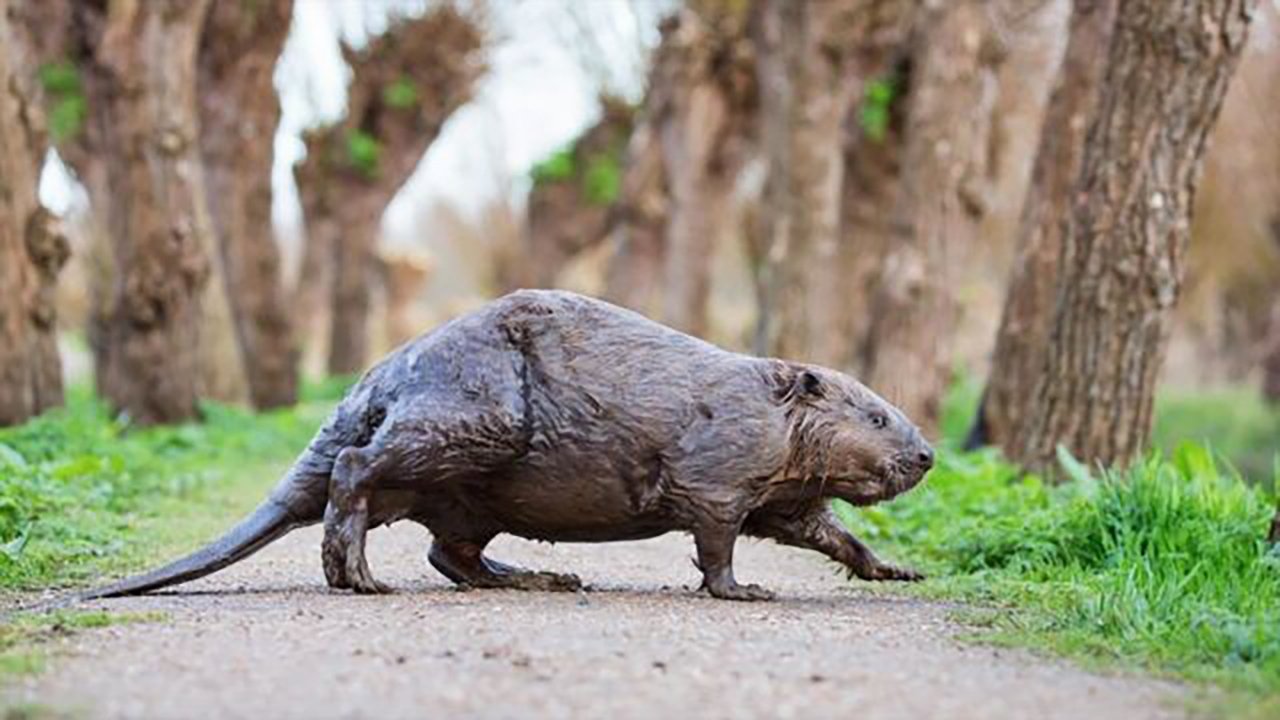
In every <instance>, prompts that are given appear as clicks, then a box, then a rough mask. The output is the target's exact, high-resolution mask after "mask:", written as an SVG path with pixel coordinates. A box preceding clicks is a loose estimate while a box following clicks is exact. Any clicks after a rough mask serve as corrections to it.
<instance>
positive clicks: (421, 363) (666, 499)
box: [83, 290, 934, 600]
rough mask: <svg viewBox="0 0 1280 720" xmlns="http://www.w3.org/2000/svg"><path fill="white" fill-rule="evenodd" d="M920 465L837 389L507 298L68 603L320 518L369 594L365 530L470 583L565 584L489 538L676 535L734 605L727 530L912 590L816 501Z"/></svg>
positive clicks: (344, 565) (212, 563)
mask: <svg viewBox="0 0 1280 720" xmlns="http://www.w3.org/2000/svg"><path fill="white" fill-rule="evenodd" d="M933 460H934V453H933V449H932V448H931V447H930V445H929V443H928V442H926V441H925V439H924V438H923V437H922V436H921V433H920V431H919V430H918V429H917V428H916V426H915V425H913V424H912V423H911V421H910V420H908V419H907V418H906V417H905V416H904V415H903V414H902V413H901V412H900V411H899V410H897V409H896V408H895V407H893V406H892V405H891V404H889V403H888V402H886V401H884V400H883V399H881V398H880V397H879V396H877V395H876V394H875V393H873V392H872V391H871V390H869V389H867V388H866V387H864V386H863V385H862V384H861V383H859V382H858V381H856V380H854V379H853V378H851V377H849V376H848V375H845V374H843V373H840V372H836V371H834V370H829V369H826V368H822V367H817V366H814V365H808V364H803V363H798V362H787V361H783V360H776V359H766V358H758V357H751V356H747V355H741V354H737V353H733V352H729V351H727V350H723V349H721V348H719V347H716V346H715V345H712V344H710V343H707V342H704V341H702V340H699V339H697V338H694V337H692V336H689V335H686V334H684V333H681V332H678V331H676V330H673V329H671V328H668V327H666V326H663V325H660V324H658V323H656V322H653V321H651V320H648V319H646V318H645V317H643V316H641V315H639V314H637V313H634V312H631V311H629V310H625V309H623V308H620V307H617V306H614V305H611V304H609V303H606V302H604V301H601V300H596V299H593V298H589V297H585V296H582V295H577V294H574V293H570V292H563V291H550V290H522V291H518V292H515V293H512V294H510V295H507V296H505V297H503V298H500V299H498V300H495V301H493V302H490V303H489V304H487V305H485V306H483V307H481V308H480V309H478V310H476V311H474V312H471V313H470V314H467V315H464V316H461V317H459V318H457V319H455V320H453V321H452V322H449V323H447V324H445V325H443V326H441V327H439V328H437V329H435V330H434V331H431V332H429V333H427V334H425V335H422V336H421V337H419V338H417V339H416V340H413V341H411V342H409V343H408V344H406V345H404V346H402V347H400V348H399V349H397V350H395V351H393V352H392V353H390V354H389V355H388V356H387V357H386V358H385V359H383V360H382V361H381V362H380V363H378V364H377V365H376V366H374V367H373V368H372V369H370V370H369V371H368V372H367V373H366V374H365V375H364V376H363V377H362V378H361V379H360V380H359V381H358V382H357V383H356V384H355V385H354V386H353V387H352V388H351V389H350V390H349V391H348V392H347V394H346V396H345V397H344V398H343V400H342V401H341V402H340V403H339V404H338V406H337V408H336V409H335V410H334V411H333V413H332V415H331V416H330V417H329V418H328V420H327V421H326V423H325V424H324V425H323V426H322V427H321V429H320V430H319V431H318V432H317V434H316V436H315V438H314V439H313V440H312V442H311V443H310V445H309V446H308V447H307V449H306V450H304V451H303V453H302V455H301V456H300V457H299V458H298V460H297V462H295V463H294V465H293V467H292V468H291V469H290V470H289V471H288V473H287V474H286V475H285V477H284V478H283V479H282V480H281V481H280V482H279V484H278V485H277V486H276V488H275V489H274V490H273V491H272V492H271V494H270V495H269V497H268V498H267V499H266V500H265V501H264V502H263V503H262V504H261V505H260V506H259V507H258V508H257V509H256V510H255V511H254V512H253V513H252V514H251V515H250V516H249V517H248V518H246V519H245V520H243V521H242V522H241V523H240V524H239V525H237V526H236V527H234V528H233V529H231V530H230V531H229V532H228V533H227V534H226V535H225V536H223V537H222V538H221V539H219V540H217V541H215V542H213V543H212V544H210V545H209V546H207V547H205V548H203V549H201V550H199V551H196V552H195V553H192V554H191V555H189V556H187V557H185V558H182V559H180V560H177V561H175V562H173V563H171V564H169V565H166V566H164V567H161V568H159V569H157V570H154V571H151V572H148V573H145V574H142V575H139V576H137V577H133V578H129V579H126V580H123V581H121V582H118V583H116V584H114V585H110V586H107V587H104V588H100V589H98V590H94V591H90V592H89V593H87V594H85V595H84V596H83V597H86V598H103V597H111V596H119V595H130V594H139V593H145V592H149V591H152V590H156V589H159V588H163V587H166V586H170V585H174V584H177V583H182V582H186V581H189V580H193V579H195V578H199V577H202V576H205V575H208V574H210V573H212V572H214V571H216V570H218V569H220V568H223V567H226V566H227V565H229V564H231V563H234V562H236V561H238V560H241V559H243V558H245V557H247V556H248V555H250V554H251V553H253V552H254V551H256V550H258V549H260V548H262V547H263V546H265V545H267V544H268V543H270V542H272V541H273V540H275V539H277V538H279V537H281V536H282V535H284V534H285V533H287V532H289V531H290V530H292V529H295V528H298V527H301V526H306V525H312V524H315V523H319V522H323V523H324V540H323V543H322V552H321V555H322V561H323V567H324V574H325V578H326V580H327V581H328V584H329V585H330V586H331V587H333V588H346V589H351V590H353V591H355V592H358V593H381V592H387V591H388V588H387V587H386V586H385V585H383V584H382V583H380V582H379V581H377V580H376V579H374V577H373V575H372V573H371V572H370V569H369V565H368V562H367V561H366V559H365V535H366V533H367V532H368V530H369V529H370V528H374V527H378V526H380V525H384V524H389V523H392V522H395V521H398V520H402V519H407V520H411V521H413V522H417V523H421V524H422V525H424V526H426V528H427V529H428V530H430V532H431V535H432V544H431V548H430V551H429V553H428V559H429V561H430V563H431V565H432V566H434V567H435V568H436V569H437V570H439V571H440V572H441V573H442V574H443V575H445V576H446V577H447V578H449V579H450V580H452V581H453V582H455V583H457V584H459V585H463V586H470V587H479V588H517V589H534V590H576V589H579V588H580V587H581V581H580V580H579V579H578V578H577V577H575V576H572V575H563V574H558V573H551V572H535V571H531V570H525V569H521V568H516V567H512V566H509V565H506V564H503V563H501V562H499V561H497V560H493V559H491V558H489V557H486V556H485V554H484V549H485V546H486V545H487V544H488V543H489V541H491V540H492V539H493V538H494V537H495V536H497V535H499V534H501V533H509V534H514V535H517V536H521V537H525V538H530V539H536V540H546V541H552V542H604V541H613V540H634V539H641V538H650V537H655V536H658V535H662V534H664V533H668V532H673V531H683V532H688V533H690V534H691V535H692V536H693V541H694V546H695V549H696V560H695V563H696V565H697V567H698V569H699V570H700V571H701V573H702V578H703V583H702V586H703V588H705V590H707V591H708V592H709V593H710V594H711V595H712V596H714V597H717V598H726V599H732V600H762V599H768V598H770V597H772V594H771V593H770V592H769V591H767V590H765V589H763V588H761V587H758V586H756V585H746V584H739V583H738V582H737V581H736V580H735V579H734V573H733V549H734V544H735V541H736V539H737V538H738V536H740V535H747V536H751V537H758V538H769V539H772V540H775V541H777V542H780V543H784V544H787V545H794V546H799V547H804V548H810V549H813V550H816V551H818V552H821V553H823V554H825V555H827V556H828V557H830V558H832V559H833V560H835V561H836V562H838V563H840V564H841V565H843V566H844V567H845V568H846V569H847V570H848V572H849V574H850V575H851V576H857V577H860V578H864V579H867V580H916V579H919V577H920V576H919V575H918V574H917V573H915V572H914V571H912V570H909V569H903V568H898V567H895V566H893V565H890V564H887V563H884V562H882V561H881V560H879V559H878V558H877V557H876V556H875V554H874V553H872V551H871V550H870V549H869V548H868V547H867V546H866V545H864V544H863V543H862V542H861V541H860V540H858V539H857V538H856V537H854V536H853V535H852V534H851V533H850V532H849V531H848V530H847V529H846V528H844V527H843V526H842V524H841V523H840V522H839V521H838V520H837V519H836V518H835V517H834V516H833V515H832V513H831V511H830V510H829V508H828V501H829V500H830V499H832V498H840V499H842V500H845V501H847V502H850V503H853V504H854V505H870V504H872V503H876V502H880V501H883V500H887V499H889V498H892V497H894V496H896V495H898V494H900V493H902V492H905V491H907V490H909V489H910V488H912V487H914V486H915V485H916V484H918V483H919V482H920V481H921V479H922V478H923V477H924V475H925V473H926V472H928V470H929V469H930V467H932V465H933Z"/></svg>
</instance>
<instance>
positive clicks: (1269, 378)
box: [1262, 221, 1280, 405]
mask: <svg viewBox="0 0 1280 720" xmlns="http://www.w3.org/2000/svg"><path fill="white" fill-rule="evenodd" d="M1274 231H1275V236H1276V242H1277V243H1280V221H1277V222H1276V223H1275V230H1274ZM1262 394H1263V396H1264V397H1266V398H1267V400H1269V401H1271V402H1273V403H1275V404H1277V405H1280V294H1278V295H1277V297H1276V301H1275V306H1274V307H1273V308H1272V310H1271V333H1270V338H1269V341H1268V348H1267V355H1266V357H1265V358H1264V359H1263V361H1262Z"/></svg>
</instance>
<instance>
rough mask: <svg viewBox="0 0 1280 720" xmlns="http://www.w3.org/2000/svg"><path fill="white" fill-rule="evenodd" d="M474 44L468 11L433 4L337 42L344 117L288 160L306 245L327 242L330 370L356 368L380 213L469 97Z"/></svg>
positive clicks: (476, 32) (477, 64)
mask: <svg viewBox="0 0 1280 720" xmlns="http://www.w3.org/2000/svg"><path fill="white" fill-rule="evenodd" d="M482 45H483V37H482V33H481V30H480V28H479V26H478V25H477V23H476V21H475V20H474V19H473V18H471V17H468V16H467V15H466V14H464V13H463V12H462V11H460V10H459V9H457V8H456V7H454V6H452V5H441V6H437V7H435V8H434V9H432V10H430V11H429V12H427V13H426V14H425V15H422V16H420V17H416V18H410V19H400V20H396V21H393V23H392V25H391V26H390V27H389V28H387V30H386V32H384V33H383V34H382V35H380V36H378V37H376V38H373V39H372V40H371V41H370V42H369V44H368V45H367V46H366V47H364V48H361V49H360V50H353V49H351V48H349V47H346V46H344V47H343V55H344V56H345V57H346V60H347V63H348V64H349V65H350V66H351V71H352V78H351V84H350V86H349V87H348V92H347V115H346V117H345V118H344V119H343V120H341V121H340V122H338V123H337V124H335V125H331V126H328V127H323V128H318V129H316V130H312V131H310V132H309V133H307V137H306V138H305V140H306V143H307V157H306V160H304V161H303V163H302V164H301V165H299V166H297V167H296V168H295V176H296V178H297V181H298V191H299V193H300V195H301V197H302V206H303V209H304V211H305V212H306V214H307V215H306V224H307V235H308V243H309V244H310V243H321V244H324V243H332V244H333V248H332V251H333V254H332V257H333V261H332V263H331V269H332V283H331V286H332V287H331V295H330V305H331V329H330V334H329V360H328V369H329V371H330V372H332V373H352V372H356V371H359V370H361V369H362V368H363V367H364V364H365V362H366V359H367V358H366V356H367V354H368V343H369V306H370V283H371V281H372V276H373V271H374V249H375V245H376V243H377V237H378V227H379V225H380V222H381V219H382V214H383V211H384V210H385V209H386V206H387V204H388V203H390V202H391V199H392V198H393V197H394V196H395V193H396V192H397V191H398V190H399V189H400V186H401V185H403V184H404V182H405V180H407V179H408V178H409V176H410V175H411V174H412V173H413V171H414V169H415V168H417V166H418V162H419V161H420V160H421V159H422V155H423V153H424V152H426V150H427V148H428V147H429V146H430V145H431V143H432V141H434V140H435V138H436V136H437V135H438V134H439V132H440V128H441V126H442V125H443V124H444V121H445V119H446V118H448V117H449V115H450V114H451V113H452V112H453V111H454V110H455V109H457V108H458V107H459V106H460V105H462V103H463V102H465V101H466V100H467V99H468V98H469V97H470V95H471V92H472V88H473V86H474V84H475V81H476V80H477V79H478V78H479V76H480V74H481V72H482V70H483V63H482V61H481V57H480V50H481V47H482ZM313 257H314V253H313ZM303 269H304V271H305V270H306V269H307V267H306V260H305V258H304V268H303ZM300 282H301V283H302V285H303V286H304V287H305V286H306V285H307V284H309V283H313V282H315V280H314V279H313V278H312V277H310V276H308V275H303V276H302V277H301V279H300Z"/></svg>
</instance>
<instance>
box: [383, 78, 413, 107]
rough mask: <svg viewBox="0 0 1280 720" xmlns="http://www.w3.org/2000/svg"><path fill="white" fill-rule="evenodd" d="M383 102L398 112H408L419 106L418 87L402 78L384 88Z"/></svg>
mask: <svg viewBox="0 0 1280 720" xmlns="http://www.w3.org/2000/svg"><path fill="white" fill-rule="evenodd" d="M382 101H383V102H385V103H386V104H388V105H390V106H391V107H393V108H395V109H397V110H407V109H409V108H411V107H414V106H415V105H417V104H418V86H417V85H415V84H414V83H413V81H412V80H410V79H409V78H407V77H401V78H399V79H397V80H396V81H395V82H392V83H391V84H389V85H387V86H386V87H384V88H382Z"/></svg>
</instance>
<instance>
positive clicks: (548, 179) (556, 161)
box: [529, 147, 573, 184]
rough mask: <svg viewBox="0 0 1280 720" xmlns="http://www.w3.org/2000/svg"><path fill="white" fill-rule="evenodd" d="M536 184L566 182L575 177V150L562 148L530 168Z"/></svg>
mask: <svg viewBox="0 0 1280 720" xmlns="http://www.w3.org/2000/svg"><path fill="white" fill-rule="evenodd" d="M529 177H531V178H532V179H533V182H534V183H535V184H542V183H552V182H564V181H565V180H568V179H569V178H571V177H573V150H572V149H570V148H567V147H565V148H561V149H559V150H557V151H555V152H554V153H552V154H551V156H550V157H548V158H547V159H546V160H543V161H541V162H538V163H535V164H534V166H533V168H532V169H531V170H529Z"/></svg>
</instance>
